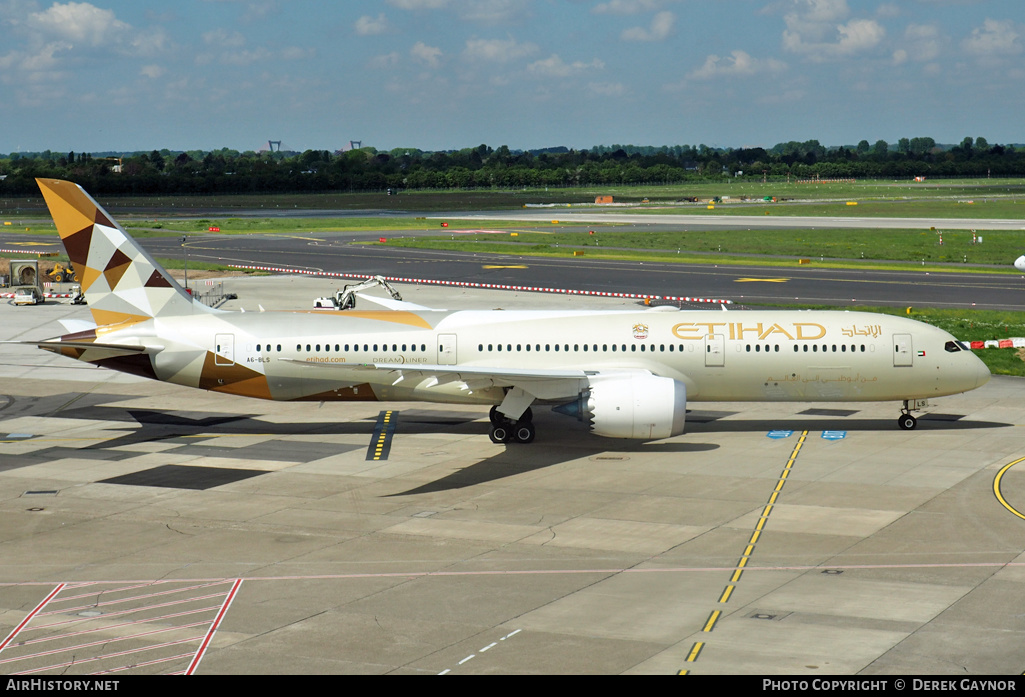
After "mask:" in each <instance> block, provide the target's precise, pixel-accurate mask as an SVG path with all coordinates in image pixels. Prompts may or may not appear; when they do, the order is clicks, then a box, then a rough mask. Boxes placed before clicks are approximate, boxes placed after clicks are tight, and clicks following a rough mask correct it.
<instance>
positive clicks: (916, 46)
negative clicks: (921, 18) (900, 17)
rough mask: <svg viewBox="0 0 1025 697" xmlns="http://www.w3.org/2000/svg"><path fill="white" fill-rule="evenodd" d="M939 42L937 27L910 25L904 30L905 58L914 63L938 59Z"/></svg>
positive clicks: (940, 39) (940, 38)
mask: <svg viewBox="0 0 1025 697" xmlns="http://www.w3.org/2000/svg"><path fill="white" fill-rule="evenodd" d="M941 41H942V37H941V36H940V30H939V27H937V26H935V25H932V24H910V25H908V28H907V29H906V30H904V44H905V45H906V46H907V57H908V58H909V59H911V60H914V61H919V62H926V61H931V60H935V59H936V58H939V55H940V42H941Z"/></svg>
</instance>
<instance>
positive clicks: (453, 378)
mask: <svg viewBox="0 0 1025 697" xmlns="http://www.w3.org/2000/svg"><path fill="white" fill-rule="evenodd" d="M280 360H283V361H289V362H292V363H302V364H303V365H305V366H307V367H313V368H321V369H323V370H325V371H328V370H331V369H332V368H334V369H339V368H343V369H345V370H349V371H351V370H367V371H371V370H376V371H384V372H391V373H395V374H397V378H396V380H395V381H394V382H393V383H392V384H393V385H397V384H399V383H400V382H403V381H405V380H406V379H407V378H410V377H417V376H420V377H426V378H431V380H432V382H431V385H430V386H431V387H434V386H436V385H442V384H446V383H450V382H462V383H465V384H466V387H467V389H469V390H471V391H472V390H478V389H483V388H487V387H520V388H522V389H524V390H525V391H527V392H530V393H531V394H533V395H534V396H535V397H538V398H540V399H555V398H560V397H564V396H572V395H574V394H576V393H577V392H578V391H579V390H580V384H579V381H581V380H586V379H587V377H588V375H590V374H592V373H590V372H588V371H584V370H581V369H579V368H564V369H555V370H546V369H530V368H499V367H496V366H476V365H475V366H468V365H440V364H425V363H308V362H306V361H299V360H294V359H289V358H282V359H280Z"/></svg>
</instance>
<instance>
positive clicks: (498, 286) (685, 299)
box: [228, 264, 733, 305]
mask: <svg viewBox="0 0 1025 697" xmlns="http://www.w3.org/2000/svg"><path fill="white" fill-rule="evenodd" d="M228 266H230V267H231V268H233V269H249V270H251V271H273V272H275V273H294V274H301V275H304V276H324V277H327V278H354V279H359V280H365V279H368V278H373V276H371V275H366V274H355V273H334V272H331V271H308V270H306V269H285V268H278V267H274V266H245V265H242V264H228ZM383 278H384V280H386V281H392V282H395V283H419V284H421V285H435V286H456V287H462V288H486V289H488V290H519V291H530V292H533V293H558V294H562V295H593V296H600V297H605V298H636V299H638V300H673V301H679V302H686V303H715V304H716V305H732V304H733V301H732V300H720V299H718V298H691V297H680V296H675V295H645V294H641V293H610V292H608V291H601V290H570V289H566V288H542V287H539V286H508V285H503V284H499V283H469V282H466V281H437V280H433V279H429V278H400V277H397V276H384V277H383Z"/></svg>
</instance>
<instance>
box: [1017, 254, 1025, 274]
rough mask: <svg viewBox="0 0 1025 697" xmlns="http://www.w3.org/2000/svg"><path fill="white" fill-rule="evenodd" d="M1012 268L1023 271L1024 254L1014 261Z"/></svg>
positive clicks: (1024, 267) (1024, 266)
mask: <svg viewBox="0 0 1025 697" xmlns="http://www.w3.org/2000/svg"><path fill="white" fill-rule="evenodd" d="M1014 268H1016V269H1018V270H1019V271H1025V254H1022V255H1021V256H1020V257H1018V258H1017V259H1015V260H1014Z"/></svg>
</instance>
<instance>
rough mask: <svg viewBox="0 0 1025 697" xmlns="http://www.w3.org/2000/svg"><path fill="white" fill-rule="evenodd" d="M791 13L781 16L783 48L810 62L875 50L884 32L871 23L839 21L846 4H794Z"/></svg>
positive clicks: (829, 0) (816, 0)
mask: <svg viewBox="0 0 1025 697" xmlns="http://www.w3.org/2000/svg"><path fill="white" fill-rule="evenodd" d="M794 6H795V11H793V12H791V13H789V14H787V15H785V16H784V18H783V20H784V21H785V22H786V25H787V28H786V30H784V32H783V48H784V49H785V50H787V51H790V52H791V53H800V54H804V55H806V56H808V57H809V58H810V59H811V60H813V61H825V60H830V59H836V58H845V57H848V56H852V55H854V54H856V53H861V52H864V51H868V50H870V49H873V48H875V47H876V46H878V45H879V44H880V43H881V42H882V40H883V38H884V37H885V36H886V29H885V28H883V26H882V25H881V24H879V22H877V21H875V20H874V19H852V20H850V21H849V22H847V23H846V24H843V23H842V22H843V20H845V19H847V18H848V16H849V15H850V9H849V8H848V7H847V0H794Z"/></svg>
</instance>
